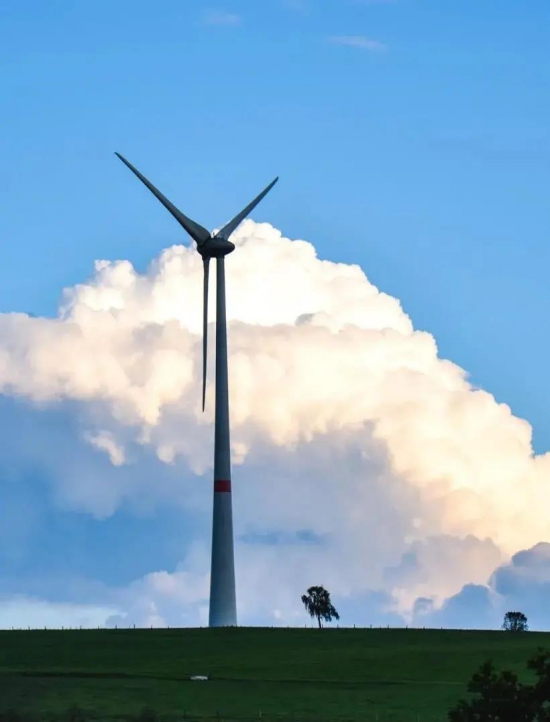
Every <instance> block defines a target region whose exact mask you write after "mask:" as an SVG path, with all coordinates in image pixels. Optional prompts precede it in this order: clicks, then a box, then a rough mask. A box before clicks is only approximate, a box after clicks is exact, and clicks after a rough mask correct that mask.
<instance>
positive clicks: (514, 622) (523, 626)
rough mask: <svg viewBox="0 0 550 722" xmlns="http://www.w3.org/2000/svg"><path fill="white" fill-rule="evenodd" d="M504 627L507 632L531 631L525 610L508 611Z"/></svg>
mask: <svg viewBox="0 0 550 722" xmlns="http://www.w3.org/2000/svg"><path fill="white" fill-rule="evenodd" d="M502 629H504V631H505V632H527V631H529V627H528V625H527V617H526V616H525V614H523V612H506V614H505V615H504V622H503V623H502Z"/></svg>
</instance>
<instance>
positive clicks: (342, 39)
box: [329, 35, 388, 53]
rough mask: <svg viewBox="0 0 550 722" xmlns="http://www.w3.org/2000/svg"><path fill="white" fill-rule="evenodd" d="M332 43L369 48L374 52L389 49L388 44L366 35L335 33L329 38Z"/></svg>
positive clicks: (362, 48) (363, 48)
mask: <svg viewBox="0 0 550 722" xmlns="http://www.w3.org/2000/svg"><path fill="white" fill-rule="evenodd" d="M329 42H330V43H332V45H340V46H345V47H349V48H360V49H361V50H368V51H370V52H372V53H380V52H384V51H385V50H387V49H388V47H387V45H385V44H384V43H381V42H380V41H379V40H372V39H370V38H367V37H365V36H364V35H333V36H331V37H330V38H329Z"/></svg>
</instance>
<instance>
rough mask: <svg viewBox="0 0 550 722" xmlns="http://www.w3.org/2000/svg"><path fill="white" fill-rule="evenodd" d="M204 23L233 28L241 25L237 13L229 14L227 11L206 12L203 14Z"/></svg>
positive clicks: (240, 19) (240, 18)
mask: <svg viewBox="0 0 550 722" xmlns="http://www.w3.org/2000/svg"><path fill="white" fill-rule="evenodd" d="M204 22H205V23H206V24H207V25H225V26H229V27H235V26H237V25H241V24H242V17H241V16H240V15H238V14H237V13H231V12H228V11H227V10H208V11H207V12H206V13H205V14H204Z"/></svg>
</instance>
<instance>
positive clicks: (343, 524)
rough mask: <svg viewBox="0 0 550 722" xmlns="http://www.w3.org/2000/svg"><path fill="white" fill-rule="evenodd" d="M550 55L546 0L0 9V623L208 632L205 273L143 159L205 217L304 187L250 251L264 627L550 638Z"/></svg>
mask: <svg viewBox="0 0 550 722" xmlns="http://www.w3.org/2000/svg"><path fill="white" fill-rule="evenodd" d="M549 47H550V6H549V4H548V3H547V2H546V0H532V2H530V3H529V7H528V8H526V7H522V6H520V4H518V3H516V2H513V1H512V0H488V1H487V2H484V3H479V2H474V0H460V2H459V1H458V0H446V2H445V3H434V2H428V0H262V2H253V1H252V0H223V2H220V3H212V4H210V3H208V2H203V1H199V0H179V1H178V2H176V1H175V0H163V2H162V3H160V4H159V3H156V4H151V3H149V2H145V0H132V2H131V3H130V2H129V0H118V2H116V3H108V2H97V1H94V2H92V0H51V2H48V3H42V2H38V0H26V1H25V2H20V1H18V2H16V1H15V0H0V64H1V71H2V72H0V116H1V118H2V130H3V132H2V134H1V136H0V159H1V162H0V248H1V250H2V257H1V263H0V394H1V395H0V495H1V497H0V499H1V503H0V627H9V626H12V625H13V626H32V625H35V626H45V625H50V626H56V625H58V626H60V625H61V624H65V626H68V625H70V624H71V623H73V624H75V625H76V624H82V625H88V626H94V625H97V624H101V625H105V624H106V625H113V624H119V625H120V624H121V625H124V624H134V623H135V624H138V625H150V624H151V625H157V626H162V625H166V624H170V625H172V626H175V625H180V626H181V625H196V624H204V623H205V620H206V619H207V607H208V598H207V596H208V573H209V544H210V537H209V535H210V524H211V492H212V489H211V482H210V476H211V450H212V448H211V447H212V437H213V433H212V432H213V429H212V400H213V398H212V388H210V398H209V400H210V410H209V411H208V410H207V413H206V414H205V415H204V416H203V415H202V414H201V413H200V410H199V400H200V399H199V397H200V382H199V364H200V359H199V350H200V337H199V329H200V306H199V303H200V264H199V260H200V259H199V260H197V257H196V254H194V251H193V249H191V248H189V247H188V245H187V239H186V238H185V236H184V235H183V234H182V232H181V229H180V227H179V226H178V225H177V224H176V223H175V222H174V221H173V219H172V218H171V217H170V215H169V214H167V213H166V212H165V211H164V209H162V207H161V206H160V205H159V204H158V203H157V202H156V201H155V200H154V199H153V198H152V197H149V196H148V195H147V193H146V191H145V190H144V189H143V188H142V187H141V186H140V184H139V182H138V181H137V180H136V179H135V178H134V177H133V176H132V175H131V174H130V173H129V172H128V170H127V169H126V168H124V166H123V165H122V164H121V163H120V161H118V160H117V158H116V157H115V156H114V151H118V152H120V153H123V154H124V155H125V156H126V157H127V158H128V159H129V160H130V161H131V162H132V163H134V164H135V165H136V166H137V167H138V168H139V169H140V170H141V171H142V172H143V173H145V174H146V175H147V176H148V177H149V178H151V180H152V181H153V182H154V183H155V184H156V185H157V186H158V187H160V188H161V189H162V190H163V192H164V193H166V195H168V196H169V197H170V198H171V199H172V200H173V201H174V202H175V203H176V205H178V206H180V207H181V208H182V210H184V212H186V213H188V214H189V215H191V216H192V217H193V218H196V219H197V221H199V222H200V223H202V224H203V225H206V226H207V227H209V228H214V227H220V226H221V225H222V224H223V223H224V222H225V221H227V220H228V219H229V218H231V217H232V216H233V215H234V214H235V213H236V212H237V211H238V210H239V209H240V208H242V207H243V206H244V205H245V204H246V203H247V202H248V201H249V200H250V199H251V198H252V197H254V196H255V195H256V194H257V193H258V192H259V191H260V190H261V189H262V188H263V187H264V186H265V185H266V184H267V183H268V182H269V181H270V180H271V179H272V178H273V177H274V176H275V175H279V176H280V182H279V184H278V185H277V186H276V188H275V189H274V190H273V191H272V193H271V194H270V195H269V196H268V198H266V199H265V200H264V201H263V202H262V204H261V205H260V206H259V207H258V208H257V210H256V211H255V213H254V215H253V221H249V222H247V223H245V224H243V226H242V227H241V228H240V229H239V230H238V232H237V233H236V235H235V241H236V243H237V252H236V253H235V254H234V255H233V256H231V257H230V259H229V260H228V313H229V318H230V330H229V334H230V363H231V393H232V403H233V411H232V414H233V416H232V422H233V442H234V448H233V458H234V477H235V483H234V488H235V494H234V496H235V500H234V511H235V528H236V539H237V541H236V554H237V586H238V604H239V620H240V622H241V623H243V624H304V623H307V622H308V620H307V618H305V616H304V611H303V609H300V601H299V600H300V596H301V594H302V593H303V591H304V590H305V588H306V587H307V586H309V585H310V584H318V583H325V584H326V585H327V586H329V587H330V589H331V591H332V594H333V597H334V602H335V604H336V606H337V608H338V609H339V610H340V612H341V617H342V623H343V624H350V625H351V624H354V623H356V624H394V625H400V624H418V625H430V624H431V625H435V626H481V627H497V626H499V624H500V622H501V619H502V616H503V613H504V611H507V610H508V608H510V607H514V608H515V607H518V608H521V609H522V610H523V611H525V612H526V613H527V614H528V616H529V618H530V621H531V623H532V626H533V625H534V626H536V627H537V628H541V629H550V613H548V612H547V610H546V603H545V595H546V598H547V593H548V584H550V518H549V519H548V521H547V518H546V516H547V515H546V514H545V511H546V509H547V508H548V494H549V487H548V484H549V483H550V479H549V472H550V457H548V456H547V455H546V452H547V451H548V450H549V449H550V418H549V417H548V414H547V406H548V404H547V399H548V397H549V395H550V378H549V376H548V370H547V367H548V364H547V358H548V353H549V350H550V344H549V342H548V334H546V333H545V329H546V326H547V318H548V315H549V311H550V287H549V285H548V283H547V275H548V274H547V270H546V269H547V265H548V261H549V260H550V251H549V250H548V243H547V241H548V228H550V210H549V208H550V205H549V204H548V198H547V189H548V180H549V175H550V172H549V167H550V164H549V161H550V131H549V130H548V128H549V127H550V123H549V121H550V94H549V92H548V91H549V85H550V53H549V51H548V48H549ZM181 244H183V245H181ZM212 320H213V317H212ZM212 330H213V329H212V328H211V332H212ZM273 580H277V585H278V591H277V593H276V594H274V595H272V597H270V600H269V601H266V600H261V599H258V594H257V589H258V588H261V585H262V584H264V585H265V584H268V583H269V584H273V583H274V582H273ZM61 620H63V621H61Z"/></svg>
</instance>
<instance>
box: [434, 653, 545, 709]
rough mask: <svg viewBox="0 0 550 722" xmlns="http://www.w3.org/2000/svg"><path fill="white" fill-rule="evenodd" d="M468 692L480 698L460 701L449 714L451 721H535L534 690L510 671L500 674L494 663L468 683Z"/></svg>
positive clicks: (488, 663)
mask: <svg viewBox="0 0 550 722" xmlns="http://www.w3.org/2000/svg"><path fill="white" fill-rule="evenodd" d="M468 692H470V693H471V694H473V695H477V696H476V697H474V698H473V699H470V700H468V701H466V700H463V699H462V700H460V701H459V702H458V704H457V705H456V707H455V708H454V709H452V710H451V711H450V712H449V715H448V719H449V722H489V720H498V721H499V722H533V720H534V719H535V717H534V713H535V712H534V709H535V708H534V700H533V698H532V689H531V688H530V687H528V686H525V685H523V684H521V683H520V682H519V681H518V678H517V675H516V674H514V673H513V672H509V671H507V670H505V671H503V672H499V673H497V671H496V670H495V668H494V666H493V663H492V661H491V660H488V661H487V662H484V663H483V664H482V665H481V667H480V668H479V670H478V671H477V672H475V674H473V675H472V678H471V679H470V681H469V682H468Z"/></svg>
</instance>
